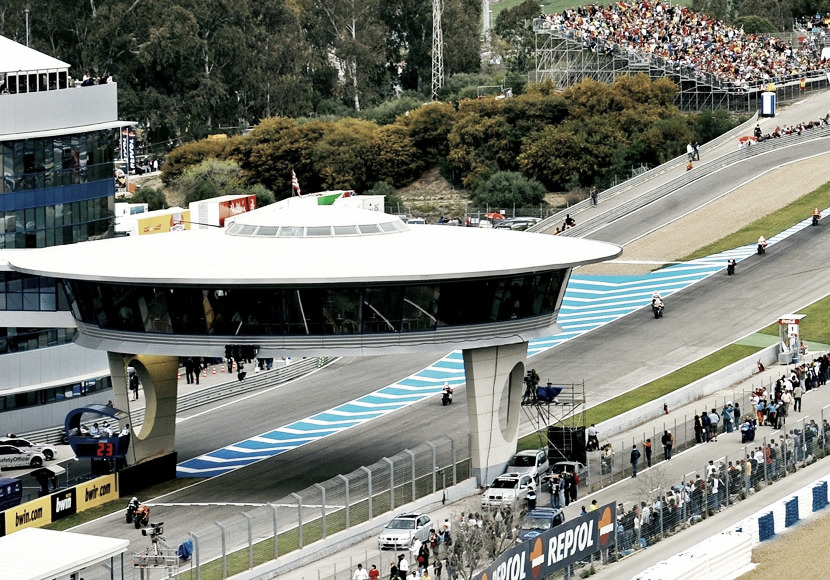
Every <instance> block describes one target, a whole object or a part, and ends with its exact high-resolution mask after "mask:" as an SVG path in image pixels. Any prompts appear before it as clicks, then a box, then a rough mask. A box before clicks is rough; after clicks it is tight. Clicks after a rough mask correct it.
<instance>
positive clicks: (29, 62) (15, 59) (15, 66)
mask: <svg viewBox="0 0 830 580" xmlns="http://www.w3.org/2000/svg"><path fill="white" fill-rule="evenodd" d="M68 68H69V65H68V64H67V63H65V62H63V61H60V60H58V59H56V58H53V57H51V56H49V55H47V54H43V53H42V52H38V51H36V50H35V49H33V48H29V47H28V46H26V45H24V44H20V43H18V42H15V41H13V40H11V39H8V38H6V37H5V36H0V73H8V72H17V71H35V70H53V69H68Z"/></svg>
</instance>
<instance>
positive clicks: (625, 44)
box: [540, 1, 828, 88]
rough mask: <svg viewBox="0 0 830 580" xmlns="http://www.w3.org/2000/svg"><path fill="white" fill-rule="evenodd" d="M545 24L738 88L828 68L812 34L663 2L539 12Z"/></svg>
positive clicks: (591, 44) (599, 46) (602, 47)
mask: <svg viewBox="0 0 830 580" xmlns="http://www.w3.org/2000/svg"><path fill="white" fill-rule="evenodd" d="M540 22H541V23H542V26H543V27H548V28H551V29H556V30H559V31H560V32H561V33H562V34H563V35H565V36H568V37H571V38H573V39H576V40H579V41H581V42H582V44H583V45H584V46H585V47H586V48H590V49H592V50H596V51H604V52H609V53H610V52H613V51H614V50H615V49H616V50H621V51H625V52H627V53H629V54H631V55H639V56H640V57H642V58H645V59H651V60H655V61H656V62H657V63H658V64H664V65H666V66H669V67H671V68H673V69H681V68H686V69H690V70H691V71H694V73H696V74H702V73H709V74H711V75H713V76H714V77H715V78H716V79H717V80H719V81H720V82H722V83H725V84H728V85H730V86H732V87H736V88H747V87H749V86H750V85H757V84H759V83H766V82H773V81H776V80H778V79H782V78H784V77H792V76H794V77H803V76H804V75H806V74H807V73H810V72H812V71H819V70H823V69H825V68H826V67H827V65H828V63H827V62H826V60H823V59H822V58H821V52H820V50H821V48H820V47H819V46H818V44H817V42H816V40H815V39H814V38H813V36H810V35H808V36H805V37H802V38H799V41H797V42H796V43H795V44H790V43H787V42H784V41H782V40H780V39H777V38H775V37H773V36H769V35H764V34H747V33H745V32H744V31H743V28H735V27H732V26H728V25H727V24H725V23H724V22H721V21H718V20H715V19H713V18H710V17H708V16H706V15H704V14H699V13H696V12H693V11H691V10H690V9H689V8H688V7H686V6H679V5H674V6H672V5H669V4H664V3H662V2H659V1H658V2H654V3H652V2H648V1H642V2H638V3H626V2H622V1H620V2H617V3H615V4H609V5H607V6H603V5H600V4H589V5H587V6H582V7H578V8H571V9H567V10H565V11H563V12H561V13H554V14H542V15H541V17H540Z"/></svg>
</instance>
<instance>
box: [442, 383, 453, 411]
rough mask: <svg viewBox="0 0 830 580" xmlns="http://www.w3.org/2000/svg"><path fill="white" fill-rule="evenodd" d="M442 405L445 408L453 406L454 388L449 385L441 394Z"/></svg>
mask: <svg viewBox="0 0 830 580" xmlns="http://www.w3.org/2000/svg"><path fill="white" fill-rule="evenodd" d="M441 405H443V406H444V407H446V406H447V405H452V387H451V386H449V385H446V386H444V390H443V391H442V392H441Z"/></svg>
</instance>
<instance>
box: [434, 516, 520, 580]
mask: <svg viewBox="0 0 830 580" xmlns="http://www.w3.org/2000/svg"><path fill="white" fill-rule="evenodd" d="M522 515H523V514H522V512H521V510H520V509H519V507H518V506H516V508H515V509H510V508H501V509H496V510H493V511H492V512H484V513H482V514H475V516H473V514H469V516H470V517H469V519H467V520H466V521H465V520H464V514H461V515H460V517H454V518H453V520H454V521H456V522H460V523H459V524H457V525H455V526H453V529H452V533H451V537H452V546H449V547H447V546H445V549H446V550H447V559H449V560H451V561H452V562H453V563H454V564H455V574H456V577H461V578H464V579H465V580H469V579H470V578H472V577H473V576H474V575H475V574H476V572H478V571H479V570H480V569H481V568H482V567H484V566H486V565H488V564H489V563H490V562H492V561H493V560H495V559H496V558H497V557H498V556H499V555H500V554H501V553H502V552H504V551H506V550H507V549H508V548H510V547H512V546H513V545H514V543H515V542H516V538H517V535H518V530H519V527H520V524H521V519H522Z"/></svg>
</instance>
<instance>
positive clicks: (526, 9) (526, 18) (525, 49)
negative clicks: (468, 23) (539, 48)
mask: <svg viewBox="0 0 830 580" xmlns="http://www.w3.org/2000/svg"><path fill="white" fill-rule="evenodd" d="M538 16H539V2H538V1H536V0H525V2H522V3H521V4H519V5H518V6H514V7H512V8H506V9H504V10H502V11H501V12H499V15H498V16H497V17H496V25H495V27H494V32H495V33H496V34H497V35H498V36H499V38H501V39H502V40H503V41H504V43H505V45H506V50H505V51H504V56H505V60H506V62H507V68H508V70H511V71H518V72H527V71H528V70H530V69H531V67H532V65H533V64H534V60H533V55H534V52H535V48H536V47H535V44H536V39H535V34H534V32H533V19H534V18H536V17H538Z"/></svg>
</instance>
